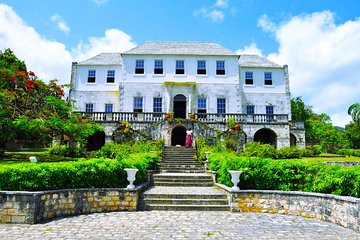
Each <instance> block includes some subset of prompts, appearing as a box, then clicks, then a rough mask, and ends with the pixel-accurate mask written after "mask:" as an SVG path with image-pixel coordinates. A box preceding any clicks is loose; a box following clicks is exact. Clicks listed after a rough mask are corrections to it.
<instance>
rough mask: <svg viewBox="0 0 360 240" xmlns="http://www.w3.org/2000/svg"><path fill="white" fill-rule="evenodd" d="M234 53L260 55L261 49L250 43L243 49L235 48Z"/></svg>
mask: <svg viewBox="0 0 360 240" xmlns="http://www.w3.org/2000/svg"><path fill="white" fill-rule="evenodd" d="M236 54H256V55H259V56H262V55H263V54H262V51H261V49H259V48H258V47H257V46H256V43H251V44H250V45H249V46H245V47H244V48H243V49H238V50H236Z"/></svg>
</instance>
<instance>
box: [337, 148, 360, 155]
mask: <svg viewBox="0 0 360 240" xmlns="http://www.w3.org/2000/svg"><path fill="white" fill-rule="evenodd" d="M338 154H343V155H346V156H349V157H350V156H354V157H360V149H340V150H339V151H338Z"/></svg>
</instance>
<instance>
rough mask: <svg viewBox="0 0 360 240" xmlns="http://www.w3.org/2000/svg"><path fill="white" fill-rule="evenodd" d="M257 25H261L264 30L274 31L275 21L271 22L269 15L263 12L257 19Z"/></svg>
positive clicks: (275, 28) (275, 27)
mask: <svg viewBox="0 0 360 240" xmlns="http://www.w3.org/2000/svg"><path fill="white" fill-rule="evenodd" d="M257 26H258V27H261V28H262V30H264V31H265V32H275V31H276V30H277V26H276V24H275V23H273V22H271V21H270V19H269V17H268V16H267V15H266V14H263V15H262V16H261V17H260V18H259V19H258V21H257Z"/></svg>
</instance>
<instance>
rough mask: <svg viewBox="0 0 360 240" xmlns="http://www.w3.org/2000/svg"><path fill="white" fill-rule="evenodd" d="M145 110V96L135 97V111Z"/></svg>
mask: <svg viewBox="0 0 360 240" xmlns="http://www.w3.org/2000/svg"><path fill="white" fill-rule="evenodd" d="M142 111H143V98H142V97H134V112H136V113H137V112H142Z"/></svg>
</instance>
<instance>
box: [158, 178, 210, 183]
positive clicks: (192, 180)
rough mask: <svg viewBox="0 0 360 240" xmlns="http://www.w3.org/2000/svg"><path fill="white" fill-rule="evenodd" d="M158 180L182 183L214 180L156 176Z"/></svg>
mask: <svg viewBox="0 0 360 240" xmlns="http://www.w3.org/2000/svg"><path fill="white" fill-rule="evenodd" d="M154 181H157V182H180V183H193V182H211V183H212V182H213V181H212V179H211V178H204V179H178V178H154Z"/></svg>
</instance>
